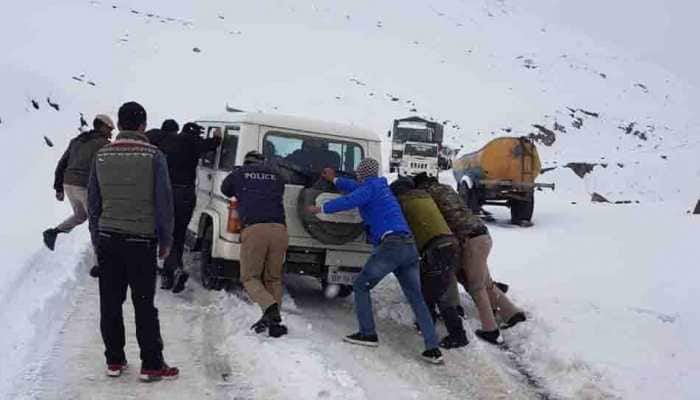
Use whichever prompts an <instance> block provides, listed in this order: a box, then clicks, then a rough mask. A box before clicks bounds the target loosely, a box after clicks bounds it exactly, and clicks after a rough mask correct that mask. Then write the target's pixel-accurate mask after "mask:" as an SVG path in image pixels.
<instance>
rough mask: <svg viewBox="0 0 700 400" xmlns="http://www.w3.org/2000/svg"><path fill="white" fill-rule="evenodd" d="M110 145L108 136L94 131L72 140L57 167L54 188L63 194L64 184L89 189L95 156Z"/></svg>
mask: <svg viewBox="0 0 700 400" xmlns="http://www.w3.org/2000/svg"><path fill="white" fill-rule="evenodd" d="M108 143H109V137H108V136H107V135H105V134H103V133H100V132H97V131H94V130H93V131H89V132H83V133H81V134H80V135H78V136H77V137H75V138H74V139H73V140H71V141H70V144H68V149H66V151H65V153H63V156H62V157H61V159H60V160H59V161H58V166H56V172H55V174H54V181H53V188H54V189H55V190H56V191H58V192H62V191H63V185H64V184H66V185H74V186H80V187H87V185H88V178H89V177H90V170H91V169H92V165H93V160H94V158H95V154H97V151H98V150H99V149H101V148H102V146H104V145H106V144H108Z"/></svg>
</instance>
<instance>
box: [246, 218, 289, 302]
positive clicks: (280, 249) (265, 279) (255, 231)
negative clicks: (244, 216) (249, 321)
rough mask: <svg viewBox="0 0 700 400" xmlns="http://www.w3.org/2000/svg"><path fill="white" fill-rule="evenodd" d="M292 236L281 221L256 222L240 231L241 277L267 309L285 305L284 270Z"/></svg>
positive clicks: (253, 295)
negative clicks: (283, 297) (271, 222)
mask: <svg viewBox="0 0 700 400" xmlns="http://www.w3.org/2000/svg"><path fill="white" fill-rule="evenodd" d="M288 245H289V237H288V236H287V227H286V226H284V225H282V224H254V225H251V226H248V227H246V228H245V229H243V232H242V233H241V281H242V282H243V287H244V288H245V290H246V292H248V295H249V296H250V298H251V299H253V301H254V302H256V303H258V305H259V306H260V308H261V309H262V310H263V311H265V310H266V309H267V308H268V307H270V306H271V305H273V304H275V303H277V304H278V305H280V306H282V293H283V288H282V272H283V269H284V258H285V255H286V254H287V246H288Z"/></svg>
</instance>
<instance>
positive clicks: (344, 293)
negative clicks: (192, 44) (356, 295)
mask: <svg viewBox="0 0 700 400" xmlns="http://www.w3.org/2000/svg"><path fill="white" fill-rule="evenodd" d="M351 294H352V285H340V291H338V296H337V297H339V298H341V299H344V298H346V297H348V296H350V295H351Z"/></svg>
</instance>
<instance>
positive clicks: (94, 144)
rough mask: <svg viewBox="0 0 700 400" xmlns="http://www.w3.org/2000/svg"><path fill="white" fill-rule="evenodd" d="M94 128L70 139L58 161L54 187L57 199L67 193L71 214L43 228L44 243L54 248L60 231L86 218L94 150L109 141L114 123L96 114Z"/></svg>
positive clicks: (69, 229)
mask: <svg viewBox="0 0 700 400" xmlns="http://www.w3.org/2000/svg"><path fill="white" fill-rule="evenodd" d="M92 126H93V129H92V130H90V131H87V132H83V133H81V134H80V135H78V136H77V137H76V138H74V139H73V140H71V141H70V143H69V144H68V149H66V151H65V153H63V156H62V157H61V159H60V160H59V161H58V166H57V167H56V172H55V177H54V183H53V188H54V190H55V191H56V199H57V200H58V201H63V200H64V198H65V197H66V196H67V197H68V201H69V202H70V205H71V207H72V208H73V215H71V216H70V217H68V219H66V220H65V221H63V222H62V223H60V224H59V225H58V226H56V227H55V228H49V229H47V230H45V231H44V244H45V245H46V247H48V248H49V249H50V250H53V249H54V246H55V244H56V237H57V236H58V234H59V233H68V232H70V231H71V230H73V228H75V227H76V226H78V225H80V224H82V223H83V222H85V221H86V220H87V217H88V215H87V185H88V178H89V176H90V168H92V162H93V159H94V158H95V154H96V153H97V151H98V150H99V149H101V148H102V146H104V145H106V144H107V143H109V139H110V138H111V137H112V130H113V129H114V123H113V122H112V119H111V118H109V117H108V116H107V115H104V114H99V115H97V116H96V117H95V120H94V121H93V123H92Z"/></svg>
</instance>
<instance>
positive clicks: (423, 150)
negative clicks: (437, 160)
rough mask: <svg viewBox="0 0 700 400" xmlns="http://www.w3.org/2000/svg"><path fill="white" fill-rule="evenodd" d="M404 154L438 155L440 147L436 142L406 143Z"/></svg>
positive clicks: (418, 155)
mask: <svg viewBox="0 0 700 400" xmlns="http://www.w3.org/2000/svg"><path fill="white" fill-rule="evenodd" d="M403 154H404V156H416V157H437V155H438V147H437V146H436V145H434V144H422V143H406V147H405V148H404V152H403Z"/></svg>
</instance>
